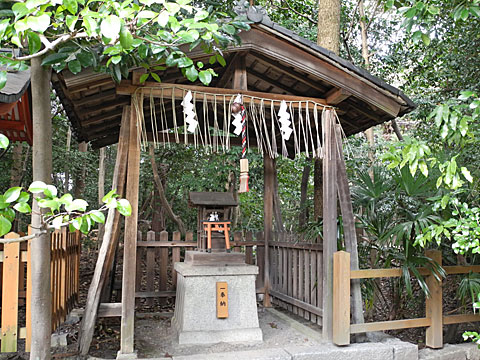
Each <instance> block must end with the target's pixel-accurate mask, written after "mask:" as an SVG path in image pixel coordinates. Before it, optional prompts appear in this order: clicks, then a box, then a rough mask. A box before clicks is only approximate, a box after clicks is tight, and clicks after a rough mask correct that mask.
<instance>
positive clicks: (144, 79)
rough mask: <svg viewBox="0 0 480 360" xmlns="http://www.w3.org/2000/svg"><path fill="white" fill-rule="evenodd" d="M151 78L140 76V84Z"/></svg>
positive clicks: (146, 75)
mask: <svg viewBox="0 0 480 360" xmlns="http://www.w3.org/2000/svg"><path fill="white" fill-rule="evenodd" d="M149 76H150V74H142V75H141V76H140V79H139V81H140V84H143V83H144V82H145V81H147V79H148V77H149ZM102 201H103V200H102ZM103 202H106V201H103Z"/></svg>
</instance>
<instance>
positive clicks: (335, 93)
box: [325, 88, 352, 105]
mask: <svg viewBox="0 0 480 360" xmlns="http://www.w3.org/2000/svg"><path fill="white" fill-rule="evenodd" d="M350 96H352V94H350V93H349V92H348V91H346V90H345V89H342V88H340V89H338V88H333V89H332V90H330V91H329V92H328V93H326V94H325V98H326V100H327V104H330V105H338V104H340V103H341V102H342V101H343V100H345V99H348V98H349V97H350Z"/></svg>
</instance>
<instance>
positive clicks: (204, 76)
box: [198, 70, 212, 85]
mask: <svg viewBox="0 0 480 360" xmlns="http://www.w3.org/2000/svg"><path fill="white" fill-rule="evenodd" d="M198 78H199V79H200V81H201V82H202V83H203V84H204V85H208V84H210V82H211V81H212V74H211V73H210V71H207V70H202V71H200V73H199V74H198Z"/></svg>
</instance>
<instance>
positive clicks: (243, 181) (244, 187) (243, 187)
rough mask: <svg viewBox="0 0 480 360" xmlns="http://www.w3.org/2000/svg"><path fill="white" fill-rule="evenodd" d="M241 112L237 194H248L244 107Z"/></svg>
mask: <svg viewBox="0 0 480 360" xmlns="http://www.w3.org/2000/svg"><path fill="white" fill-rule="evenodd" d="M240 111H241V112H242V158H241V159H240V186H239V189H238V192H239V193H244V192H248V190H249V189H248V178H249V177H248V159H246V155H247V121H246V119H247V112H246V111H245V106H243V104H242V105H241V110H240Z"/></svg>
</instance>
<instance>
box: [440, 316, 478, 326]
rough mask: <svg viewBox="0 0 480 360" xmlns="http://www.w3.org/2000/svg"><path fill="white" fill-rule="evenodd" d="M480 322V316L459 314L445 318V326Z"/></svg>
mask: <svg viewBox="0 0 480 360" xmlns="http://www.w3.org/2000/svg"><path fill="white" fill-rule="evenodd" d="M478 321H480V314H458V315H448V316H444V317H443V325H450V324H461V323H469V322H478Z"/></svg>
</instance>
